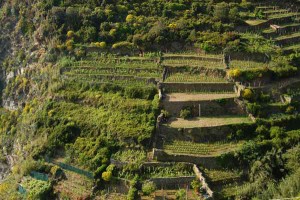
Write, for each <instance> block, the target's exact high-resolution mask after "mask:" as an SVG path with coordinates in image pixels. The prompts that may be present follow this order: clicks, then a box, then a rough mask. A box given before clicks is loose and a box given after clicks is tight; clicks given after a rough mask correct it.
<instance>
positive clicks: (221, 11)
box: [214, 2, 229, 21]
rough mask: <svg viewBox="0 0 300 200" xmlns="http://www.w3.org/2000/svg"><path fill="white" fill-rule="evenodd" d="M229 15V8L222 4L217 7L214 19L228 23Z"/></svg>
mask: <svg viewBox="0 0 300 200" xmlns="http://www.w3.org/2000/svg"><path fill="white" fill-rule="evenodd" d="M228 15H229V6H228V4H227V3H225V2H222V3H218V4H216V5H215V10H214V17H215V18H216V19H218V20H220V21H227V20H228Z"/></svg>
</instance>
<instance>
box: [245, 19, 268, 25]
mask: <svg viewBox="0 0 300 200" xmlns="http://www.w3.org/2000/svg"><path fill="white" fill-rule="evenodd" d="M266 21H268V20H263V19H257V20H246V21H245V22H246V23H247V24H249V25H250V26H257V25H259V24H262V23H264V22H266Z"/></svg>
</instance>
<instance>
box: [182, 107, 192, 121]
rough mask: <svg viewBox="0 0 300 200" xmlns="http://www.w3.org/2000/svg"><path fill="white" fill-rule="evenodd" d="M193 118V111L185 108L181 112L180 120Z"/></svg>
mask: <svg viewBox="0 0 300 200" xmlns="http://www.w3.org/2000/svg"><path fill="white" fill-rule="evenodd" d="M191 117H192V112H191V109H189V108H185V109H182V110H181V111H180V118H183V119H188V118H191Z"/></svg>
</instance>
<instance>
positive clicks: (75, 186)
mask: <svg viewBox="0 0 300 200" xmlns="http://www.w3.org/2000/svg"><path fill="white" fill-rule="evenodd" d="M64 173H65V175H66V179H64V180H62V181H59V182H58V184H57V185H55V187H54V190H55V191H56V192H59V193H60V195H61V198H64V197H71V199H77V198H81V197H84V196H88V195H89V194H90V191H91V188H92V187H93V180H91V179H88V178H86V177H85V176H82V175H79V174H76V173H74V172H70V171H67V170H64Z"/></svg>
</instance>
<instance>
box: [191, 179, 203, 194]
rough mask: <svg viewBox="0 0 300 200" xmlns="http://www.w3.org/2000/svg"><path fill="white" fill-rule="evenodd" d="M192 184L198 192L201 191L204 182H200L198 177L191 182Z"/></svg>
mask: <svg viewBox="0 0 300 200" xmlns="http://www.w3.org/2000/svg"><path fill="white" fill-rule="evenodd" d="M191 186H192V188H193V189H194V190H195V191H196V192H199V190H200V188H201V186H202V184H201V183H200V181H199V179H198V178H197V179H195V180H193V181H192V182H191Z"/></svg>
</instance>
